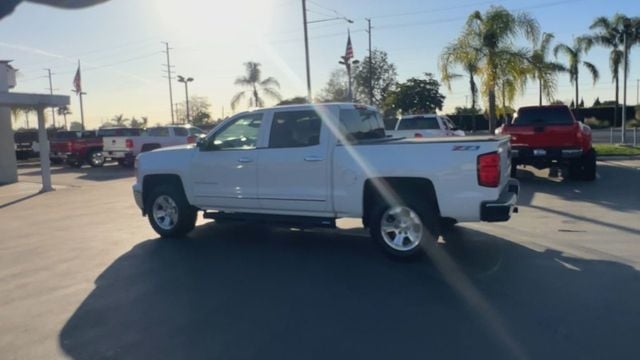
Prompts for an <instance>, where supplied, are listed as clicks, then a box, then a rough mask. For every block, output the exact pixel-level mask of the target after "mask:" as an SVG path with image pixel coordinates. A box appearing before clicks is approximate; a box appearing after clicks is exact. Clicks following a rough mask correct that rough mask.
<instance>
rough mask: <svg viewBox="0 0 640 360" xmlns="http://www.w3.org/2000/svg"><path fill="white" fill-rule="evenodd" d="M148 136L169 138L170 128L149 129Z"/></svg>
mask: <svg viewBox="0 0 640 360" xmlns="http://www.w3.org/2000/svg"><path fill="white" fill-rule="evenodd" d="M147 135H148V136H169V135H170V134H169V128H166V127H155V128H149V129H147Z"/></svg>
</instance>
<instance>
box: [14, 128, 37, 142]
mask: <svg viewBox="0 0 640 360" xmlns="http://www.w3.org/2000/svg"><path fill="white" fill-rule="evenodd" d="M13 140H14V141H15V142H16V143H31V142H34V141H38V133H37V132H32V131H25V132H17V133H15V134H13Z"/></svg>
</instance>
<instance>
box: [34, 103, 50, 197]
mask: <svg viewBox="0 0 640 360" xmlns="http://www.w3.org/2000/svg"><path fill="white" fill-rule="evenodd" d="M37 111H38V142H39V143H40V169H41V173H42V190H40V192H47V191H52V190H53V187H52V186H51V166H50V164H49V139H48V138H47V127H46V125H45V122H44V108H43V107H39V108H38V110H37Z"/></svg>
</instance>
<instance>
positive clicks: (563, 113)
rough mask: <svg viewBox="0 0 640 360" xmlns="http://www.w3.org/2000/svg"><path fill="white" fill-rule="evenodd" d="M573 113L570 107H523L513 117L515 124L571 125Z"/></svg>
mask: <svg viewBox="0 0 640 360" xmlns="http://www.w3.org/2000/svg"><path fill="white" fill-rule="evenodd" d="M571 124H573V115H572V114H571V110H569V108H568V107H561V106H558V107H546V108H545V107H538V108H521V109H519V110H518V113H517V115H516V117H514V118H513V122H512V125H513V126H529V125H571Z"/></svg>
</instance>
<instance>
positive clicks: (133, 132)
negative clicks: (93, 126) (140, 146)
mask: <svg viewBox="0 0 640 360" xmlns="http://www.w3.org/2000/svg"><path fill="white" fill-rule="evenodd" d="M141 133H142V129H140V128H104V129H100V130H98V136H104V137H109V136H140V134H141Z"/></svg>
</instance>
